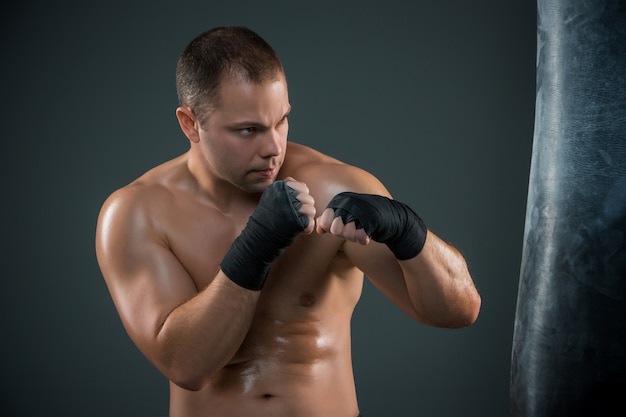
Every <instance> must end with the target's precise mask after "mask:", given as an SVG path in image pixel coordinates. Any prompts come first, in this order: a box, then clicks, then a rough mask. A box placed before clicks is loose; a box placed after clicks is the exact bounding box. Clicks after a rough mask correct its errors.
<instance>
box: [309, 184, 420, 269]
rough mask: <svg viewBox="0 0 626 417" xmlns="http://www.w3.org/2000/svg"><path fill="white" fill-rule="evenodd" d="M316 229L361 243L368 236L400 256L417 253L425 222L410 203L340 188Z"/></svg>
mask: <svg viewBox="0 0 626 417" xmlns="http://www.w3.org/2000/svg"><path fill="white" fill-rule="evenodd" d="M317 231H318V233H325V232H330V233H332V234H333V235H335V236H338V237H342V238H344V239H346V240H349V241H352V242H357V243H360V244H367V243H369V239H372V240H374V241H376V242H380V243H384V244H386V245H387V246H388V247H389V249H391V251H392V252H393V254H394V255H395V256H396V258H397V259H399V260H406V259H410V258H413V257H415V256H417V254H419V253H420V252H421V250H422V248H423V247H424V244H425V242H426V233H427V229H426V225H425V224H424V222H423V221H422V219H421V218H420V217H419V216H418V215H417V214H416V213H415V212H414V211H413V210H411V208H410V207H409V206H407V205H406V204H404V203H401V202H399V201H396V200H392V199H390V198H387V197H384V196H381V195H375V194H359V193H353V192H343V193H340V194H337V195H336V196H335V197H333V199H332V200H330V202H329V203H328V208H327V209H326V210H324V212H323V213H322V215H321V216H320V218H319V219H318V225H317Z"/></svg>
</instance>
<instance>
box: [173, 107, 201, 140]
mask: <svg viewBox="0 0 626 417" xmlns="http://www.w3.org/2000/svg"><path fill="white" fill-rule="evenodd" d="M176 118H177V119H178V124H179V125H180V128H181V129H182V131H183V133H184V134H185V136H187V138H188V139H189V140H190V141H191V142H193V143H198V142H200V135H199V134H198V125H197V123H196V116H195V115H194V114H193V111H191V109H190V108H189V107H178V108H176Z"/></svg>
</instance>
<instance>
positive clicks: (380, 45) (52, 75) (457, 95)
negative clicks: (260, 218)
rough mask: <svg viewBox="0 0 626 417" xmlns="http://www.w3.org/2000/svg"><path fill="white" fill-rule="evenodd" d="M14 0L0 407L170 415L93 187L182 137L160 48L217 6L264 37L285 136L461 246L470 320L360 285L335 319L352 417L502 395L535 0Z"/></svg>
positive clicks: (4, 129)
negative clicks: (344, 348)
mask: <svg viewBox="0 0 626 417" xmlns="http://www.w3.org/2000/svg"><path fill="white" fill-rule="evenodd" d="M17 4H18V5H13V6H10V7H9V6H6V7H5V11H4V12H3V13H2V17H1V19H2V25H1V26H0V31H1V32H0V33H1V56H2V77H1V81H0V85H1V86H2V87H1V88H2V90H1V91H2V103H1V104H0V106H2V112H1V114H2V123H0V132H1V133H0V135H1V138H2V142H1V146H2V154H1V155H2V165H1V166H2V178H3V187H2V188H3V190H2V195H3V198H2V201H3V203H2V212H3V215H2V219H3V224H4V227H3V232H2V236H3V238H2V258H3V261H2V263H3V273H2V278H3V279H2V290H0V299H1V303H0V308H1V310H0V312H1V313H2V329H1V336H0V338H1V343H0V354H1V357H2V361H3V366H2V368H3V369H2V372H1V373H0V378H1V381H2V389H1V390H0V395H1V399H0V414H2V415H3V416H16V417H17V416H44V415H64V416H92V417H104V416H117V417H151V416H157V415H165V414H166V413H167V404H168V390H167V381H166V380H165V379H164V378H163V377H162V376H161V375H160V374H159V373H157V371H156V370H155V369H154V368H153V367H152V366H151V365H150V364H149V363H148V362H147V360H146V359H144V357H143V356H142V355H141V354H140V353H139V351H138V350H137V349H136V348H135V346H134V345H133V344H132V343H131V342H130V340H129V339H128V337H127V336H126V333H125V332H124V330H123V328H122V325H121V322H120V320H119V318H118V316H117V313H116V312H115V310H114V307H113V303H112V301H111V298H110V296H109V294H108V292H107V289H106V287H105V284H104V281H103V279H102V277H101V275H100V271H99V269H98V266H97V263H96V259H95V254H94V230H95V223H96V218H97V215H98V211H99V208H100V205H101V204H102V202H103V200H104V199H105V198H106V196H107V195H108V194H109V193H111V192H112V191H113V190H114V189H116V188H118V187H120V186H123V185H125V184H126V183H128V182H129V181H131V180H133V179H134V178H136V177H137V176H139V175H140V174H142V173H143V172H144V171H146V170H148V169H149V168H151V167H152V166H154V165H156V164H159V163H161V162H163V161H165V160H167V159H170V158H172V157H174V156H176V155H178V154H180V153H182V152H184V151H185V150H186V149H187V140H186V138H185V137H184V136H183V134H182V133H181V132H180V131H179V128H178V125H177V122H176V119H175V116H174V109H175V107H176V105H177V102H176V95H175V88H174V67H175V64H176V60H177V58H178V55H179V54H180V52H181V51H182V49H183V48H184V47H185V45H186V44H187V42H189V41H190V40H191V39H192V38H193V37H194V36H196V35H197V34H199V33H200V32H202V31H204V30H207V29H209V28H212V27H214V26H218V25H245V26H249V27H251V28H252V29H254V30H255V31H257V32H258V33H259V34H260V35H261V36H263V37H264V38H265V39H267V40H268V41H269V42H270V44H272V45H273V46H274V48H275V49H276V50H277V51H278V53H279V55H280V56H281V57H282V60H283V62H284V65H285V69H286V72H287V77H288V82H289V88H290V99H291V103H292V105H293V112H292V116H291V117H290V126H291V130H290V139H291V140H292V141H296V142H301V143H304V144H306V145H309V146H312V147H315V148H317V149H319V150H321V151H323V152H326V153H329V154H331V155H333V156H335V157H338V158H340V159H342V160H344V161H346V162H348V163H351V164H354V165H357V166H360V167H362V168H365V169H367V170H369V171H371V172H372V173H374V174H375V175H376V176H378V177H379V178H380V179H381V180H382V181H383V182H384V183H385V184H386V185H387V187H388V188H389V189H390V191H391V192H392V194H393V195H394V196H395V197H396V198H397V199H399V200H401V201H404V202H406V203H409V204H410V205H411V206H412V207H414V208H415V209H416V211H418V213H420V214H421V215H422V217H423V218H424V219H425V221H426V222H427V224H428V225H429V227H430V228H431V229H432V230H433V231H435V232H436V233H438V234H439V235H440V236H442V237H443V238H444V239H446V240H448V241H450V242H451V243H453V244H454V245H455V246H457V247H458V248H459V249H461V250H462V252H463V253H464V254H465V256H466V258H467V260H468V263H469V266H470V269H471V272H472V274H473V276H474V279H475V281H476V284H477V286H478V288H479V290H480V292H481V294H482V297H483V306H482V311H481V315H480V317H479V319H478V321H477V323H476V324H475V325H474V326H473V327H470V328H467V329H463V330H443V329H436V328H431V327H427V326H423V325H420V324H416V323H414V322H411V321H410V320H409V319H408V318H405V317H404V316H403V315H402V314H401V313H400V312H399V310H397V309H396V308H395V307H394V306H393V305H392V304H391V303H390V302H389V301H388V300H387V299H386V298H384V297H382V296H381V295H380V294H379V293H377V291H376V290H375V289H374V288H373V287H372V286H371V285H370V284H368V283H366V285H365V288H364V294H363V298H362V300H361V302H360V303H359V305H358V306H357V309H356V311H355V314H354V319H353V351H354V367H355V376H356V383H357V389H358V394H359V398H360V407H361V411H362V413H363V415H364V416H366V417H374V416H379V417H380V416H392V415H403V416H428V417H436V416H442V417H447V416H457V415H464V416H477V417H478V416H480V417H490V416H493V417H496V416H498V417H501V416H504V415H507V414H508V410H509V372H510V356H511V343H512V334H513V324H514V314H515V303H516V295H517V287H518V280H519V268H520V259H521V249H522V237H523V228H524V218H525V208H526V191H527V187H528V173H529V165H530V151H531V146H532V136H533V119H534V98H535V50H536V25H535V18H536V6H535V3H534V2H529V1H526V0H510V1H498V0H479V1H473V2H467V1H464V0H449V1H439V2H432V1H429V2H426V1H398V0H389V1H385V2H373V1H363V0H361V1H333V2H326V1H317V2H293V1H290V2H288V1H273V2H257V1H238V2H225V1H222V2H216V1H177V2H165V1H154V0H153V1H134V2H133V1H125V2H118V1H111V0H109V1H106V2H104V1H92V2H79V1H59V2H44V1H24V2H20V3H17Z"/></svg>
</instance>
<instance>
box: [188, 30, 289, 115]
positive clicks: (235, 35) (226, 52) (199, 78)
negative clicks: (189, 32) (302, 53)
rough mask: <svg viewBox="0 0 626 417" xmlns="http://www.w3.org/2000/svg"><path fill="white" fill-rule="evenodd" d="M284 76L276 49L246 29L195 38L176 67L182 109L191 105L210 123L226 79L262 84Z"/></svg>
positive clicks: (206, 33) (221, 31)
mask: <svg viewBox="0 0 626 417" xmlns="http://www.w3.org/2000/svg"><path fill="white" fill-rule="evenodd" d="M281 73H284V70H283V66H282V63H281V62H280V59H279V58H278V55H277V54H276V52H275V51H274V49H273V48H272V47H271V46H270V45H269V44H268V43H267V42H266V41H265V40H264V39H263V38H261V37H260V36H259V35H257V34H256V33H255V32H253V31H252V30H250V29H248V28H245V27H238V26H226V27H218V28H215V29H211V30H209V31H207V32H204V33H202V34H200V35H198V36H197V37H196V38H195V39H193V40H192V41H191V42H190V43H189V45H187V47H186V48H185V50H184V51H183V53H182V54H181V56H180V58H179V60H178V64H177V66H176V92H177V94H178V101H179V103H180V105H181V106H188V107H189V108H191V110H192V111H193V112H194V113H195V114H196V117H198V118H199V121H200V123H203V122H204V121H206V118H207V117H208V115H209V114H210V112H211V111H212V110H213V109H215V107H216V106H217V105H218V104H219V95H218V92H219V86H220V83H221V82H222V80H223V79H224V77H225V76H231V77H232V76H234V77H236V78H238V79H240V80H241V81H248V82H254V83H262V82H264V81H268V80H275V79H277V78H278V76H279V74H281Z"/></svg>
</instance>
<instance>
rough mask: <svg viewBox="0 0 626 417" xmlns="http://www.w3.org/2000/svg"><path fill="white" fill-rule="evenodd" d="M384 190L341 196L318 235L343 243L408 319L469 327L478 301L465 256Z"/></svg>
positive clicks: (322, 218) (329, 209)
mask: <svg viewBox="0 0 626 417" xmlns="http://www.w3.org/2000/svg"><path fill="white" fill-rule="evenodd" d="M385 192H386V190H381V194H364V193H355V192H343V193H339V194H338V195H336V196H335V197H333V198H332V199H331V200H330V203H329V204H328V206H327V208H326V209H325V210H324V211H323V213H322V215H321V216H320V217H319V218H318V219H317V226H316V227H317V231H318V232H319V233H331V234H333V235H335V236H337V237H340V238H343V239H345V240H346V243H345V244H344V252H345V253H346V255H347V256H348V257H349V258H350V259H351V260H352V262H353V263H354V264H355V266H357V267H358V268H359V269H361V270H362V271H363V272H364V273H365V275H367V277H368V278H369V279H370V280H371V281H372V283H373V284H374V285H375V286H376V287H377V288H378V289H379V290H380V291H381V292H383V293H384V294H385V295H386V296H387V297H389V298H390V299H391V300H392V301H393V302H394V303H395V304H396V305H397V306H398V307H399V308H400V309H402V310H403V311H404V312H405V313H406V314H408V315H409V316H410V317H412V318H414V319H415V320H417V321H419V322H421V323H425V324H429V325H433V326H438V327H449V328H459V327H465V326H469V325H471V324H472V323H474V322H475V321H476V319H477V317H478V312H479V310H480V303H481V299H480V295H479V294H478V291H477V290H476V287H475V285H474V282H473V280H472V277H471V275H470V273H469V270H468V267H467V264H466V261H465V259H464V257H463V256H462V254H461V253H460V252H459V251H458V250H457V249H456V248H454V247H453V246H452V245H450V244H448V243H446V242H445V241H443V240H442V239H441V238H439V237H438V236H437V235H436V234H435V233H433V232H432V231H431V230H428V228H427V227H426V224H425V223H424V221H423V220H422V219H421V218H420V216H419V215H417V214H416V213H415V212H414V211H413V210H412V209H411V208H410V207H408V206H407V205H406V204H403V203H401V202H399V201H397V200H393V199H391V198H389V197H387V196H385V195H382V194H384V193H385Z"/></svg>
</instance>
